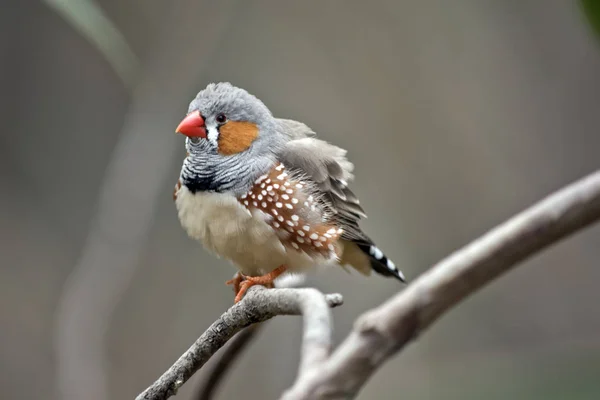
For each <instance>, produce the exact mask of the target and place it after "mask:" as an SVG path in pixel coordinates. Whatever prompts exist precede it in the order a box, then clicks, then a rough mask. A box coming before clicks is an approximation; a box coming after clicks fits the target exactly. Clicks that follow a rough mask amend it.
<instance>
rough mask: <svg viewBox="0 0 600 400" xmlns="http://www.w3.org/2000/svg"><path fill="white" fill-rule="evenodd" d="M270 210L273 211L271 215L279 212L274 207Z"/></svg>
mask: <svg viewBox="0 0 600 400" xmlns="http://www.w3.org/2000/svg"><path fill="white" fill-rule="evenodd" d="M271 212H272V213H273V215H278V214H279V213H278V212H277V210H276V209H274V208H273V209H272V210H271Z"/></svg>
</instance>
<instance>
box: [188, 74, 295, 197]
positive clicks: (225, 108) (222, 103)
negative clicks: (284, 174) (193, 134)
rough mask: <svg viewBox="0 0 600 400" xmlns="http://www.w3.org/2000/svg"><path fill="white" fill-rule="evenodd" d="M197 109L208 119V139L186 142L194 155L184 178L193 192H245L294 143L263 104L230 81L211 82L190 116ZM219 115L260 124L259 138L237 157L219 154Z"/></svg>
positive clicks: (206, 120) (200, 95)
mask: <svg viewBox="0 0 600 400" xmlns="http://www.w3.org/2000/svg"><path fill="white" fill-rule="evenodd" d="M196 110H197V111H199V112H200V114H201V115H202V117H203V118H204V121H205V124H206V129H207V138H206V139H196V140H191V139H190V138H187V139H186V149H187V151H188V152H189V154H190V155H189V156H188V157H187V158H186V160H185V162H184V165H183V167H182V171H181V177H182V180H183V182H184V184H185V185H186V186H187V187H188V188H190V189H191V190H192V188H193V190H199V191H210V192H230V193H233V194H235V195H240V194H242V193H244V192H245V191H247V190H248V189H249V188H250V186H252V184H253V182H254V180H255V179H256V178H258V177H259V176H260V175H262V174H264V173H266V172H267V171H269V170H270V168H271V167H272V166H273V165H274V163H275V162H276V154H277V152H278V151H279V149H280V148H281V147H282V146H283V145H284V143H285V142H286V141H288V140H290V139H289V138H288V137H286V136H285V135H282V134H281V133H280V131H281V128H280V123H279V122H278V121H277V120H276V119H275V118H274V117H273V115H272V114H271V111H270V110H269V109H268V108H267V106H266V105H265V104H264V103H263V102H262V101H260V100H259V99H258V98H257V97H255V96H254V95H252V94H250V93H248V92H247V91H246V90H244V89H241V88H238V87H235V86H233V85H232V84H230V83H228V82H221V83H211V84H209V85H208V86H207V87H206V88H205V89H203V90H201V91H200V92H199V93H198V94H197V95H196V97H195V98H194V99H193V100H192V101H191V103H190V105H189V107H188V113H190V112H193V111H196ZM219 114H224V115H225V116H226V118H227V120H229V121H243V122H250V123H253V124H256V126H257V127H258V131H259V133H258V137H257V138H256V139H255V140H254V141H253V142H252V144H251V145H250V147H249V148H248V149H246V150H244V151H243V152H240V153H237V154H233V155H223V154H220V153H219V151H218V143H219V135H220V131H219V129H220V124H219V123H218V122H217V121H216V118H217V115H219Z"/></svg>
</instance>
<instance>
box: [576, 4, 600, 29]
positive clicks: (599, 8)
mask: <svg viewBox="0 0 600 400" xmlns="http://www.w3.org/2000/svg"><path fill="white" fill-rule="evenodd" d="M579 3H580V4H581V7H582V8H583V12H584V13H585V15H586V17H587V19H588V21H589V22H590V24H591V25H592V28H593V29H594V30H595V32H596V33H597V34H598V35H600V0H579Z"/></svg>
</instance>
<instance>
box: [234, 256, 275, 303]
mask: <svg viewBox="0 0 600 400" xmlns="http://www.w3.org/2000/svg"><path fill="white" fill-rule="evenodd" d="M286 269H287V268H286V266H285V265H282V266H280V267H277V268H275V269H274V270H273V271H271V272H269V273H268V274H265V275H261V276H246V275H243V274H242V273H241V272H238V273H236V274H235V275H234V277H233V279H231V280H229V281H227V282H225V283H226V284H227V285H233V290H234V291H235V292H236V295H235V300H234V303H238V302H240V301H241V300H242V298H244V295H245V294H246V292H247V291H248V289H250V288H251V287H252V286H254V285H262V286H266V287H268V288H272V287H274V285H273V281H274V280H275V279H277V278H278V277H279V276H280V275H281V274H283V273H284V272H285V271H286Z"/></svg>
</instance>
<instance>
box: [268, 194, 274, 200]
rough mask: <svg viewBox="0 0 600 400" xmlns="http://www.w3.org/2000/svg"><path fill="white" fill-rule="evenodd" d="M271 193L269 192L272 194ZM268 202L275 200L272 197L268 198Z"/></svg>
mask: <svg viewBox="0 0 600 400" xmlns="http://www.w3.org/2000/svg"><path fill="white" fill-rule="evenodd" d="M270 193H271V192H269V194H270ZM267 201H273V198H272V197H271V196H267Z"/></svg>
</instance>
